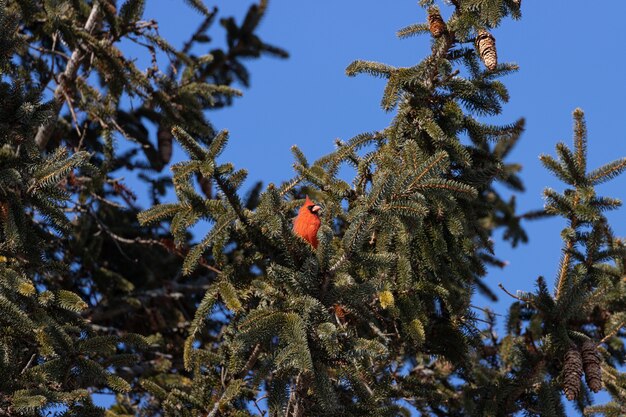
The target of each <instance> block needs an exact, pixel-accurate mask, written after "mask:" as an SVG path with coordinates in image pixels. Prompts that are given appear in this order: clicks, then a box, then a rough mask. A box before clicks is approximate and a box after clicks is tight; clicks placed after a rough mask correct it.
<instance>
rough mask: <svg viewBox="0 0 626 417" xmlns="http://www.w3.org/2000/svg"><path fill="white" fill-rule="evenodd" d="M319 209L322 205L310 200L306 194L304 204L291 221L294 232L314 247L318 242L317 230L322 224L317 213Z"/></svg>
mask: <svg viewBox="0 0 626 417" xmlns="http://www.w3.org/2000/svg"><path fill="white" fill-rule="evenodd" d="M320 210H322V207H321V206H318V205H317V204H315V203H314V202H313V201H311V200H310V199H309V196H306V201H305V202H304V205H303V206H302V207H300V211H298V216H297V217H296V218H295V220H294V221H293V231H294V233H295V234H297V235H298V236H300V237H301V238H303V239H304V240H306V241H307V242H309V243H310V244H311V246H313V247H314V248H316V249H317V244H318V242H317V231H318V230H319V228H320V225H321V224H322V222H321V221H320V215H319V212H320Z"/></svg>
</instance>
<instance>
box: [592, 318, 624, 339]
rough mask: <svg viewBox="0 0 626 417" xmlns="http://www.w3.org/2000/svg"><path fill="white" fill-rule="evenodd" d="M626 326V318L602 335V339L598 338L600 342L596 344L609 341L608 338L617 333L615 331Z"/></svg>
mask: <svg viewBox="0 0 626 417" xmlns="http://www.w3.org/2000/svg"><path fill="white" fill-rule="evenodd" d="M624 326H626V320H624V321H622V322H621V323H620V324H619V326H617V327H616V328H615V329H614V330H613V331H612V332H611V333H609V334H607V335H606V336H604V337H603V338H602V340H600V342H599V343H598V344H602V343H606V342H608V341H609V339H611V338H612V337H613V336H615V335H616V334H617V332H619V331H620V330H622V328H623V327H624Z"/></svg>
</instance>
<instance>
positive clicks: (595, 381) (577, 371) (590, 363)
mask: <svg viewBox="0 0 626 417" xmlns="http://www.w3.org/2000/svg"><path fill="white" fill-rule="evenodd" d="M600 362H601V360H600V355H599V354H598V350H597V348H596V343H595V342H594V341H593V340H586V341H585V342H584V343H583V345H582V347H581V349H580V350H578V348H577V347H571V348H570V349H569V350H568V351H567V353H566V354H565V358H564V361H563V391H564V392H565V396H566V397H567V399H568V400H570V401H571V400H575V399H576V398H578V395H579V394H580V379H581V378H582V376H583V370H584V374H585V381H586V382H587V386H589V389H590V390H591V391H593V392H598V391H600V390H601V389H602V368H601V366H600Z"/></svg>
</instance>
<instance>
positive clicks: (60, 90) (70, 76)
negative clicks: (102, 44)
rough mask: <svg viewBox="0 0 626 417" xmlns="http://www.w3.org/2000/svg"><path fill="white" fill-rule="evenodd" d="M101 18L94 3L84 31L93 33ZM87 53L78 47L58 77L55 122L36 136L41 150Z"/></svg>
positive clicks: (98, 3) (48, 124)
mask: <svg viewBox="0 0 626 417" xmlns="http://www.w3.org/2000/svg"><path fill="white" fill-rule="evenodd" d="M99 16H100V2H99V1H94V3H93V7H92V8H91V12H90V13H89V17H88V18H87V22H86V23H85V26H84V30H85V31H86V32H87V33H91V31H93V29H94V28H95V27H96V23H97V22H98V18H99ZM84 55H85V52H84V51H83V50H82V49H81V48H80V47H76V49H74V51H73V52H72V56H71V57H70V59H69V61H67V65H66V66H65V71H63V73H62V74H60V76H59V77H58V78H59V79H58V83H59V84H58V85H57V87H56V89H55V90H54V117H53V119H54V120H50V121H49V122H48V123H45V124H43V125H41V126H39V130H37V136H35V142H37V146H39V149H44V148H45V147H46V145H47V144H48V141H49V140H50V137H51V136H52V132H54V127H55V125H56V122H57V120H56V119H57V117H58V116H59V113H60V112H61V109H62V108H63V102H64V98H65V90H66V89H67V86H68V85H69V84H70V83H73V82H74V81H75V80H76V76H77V74H78V68H79V67H80V61H81V60H82V59H83V57H84Z"/></svg>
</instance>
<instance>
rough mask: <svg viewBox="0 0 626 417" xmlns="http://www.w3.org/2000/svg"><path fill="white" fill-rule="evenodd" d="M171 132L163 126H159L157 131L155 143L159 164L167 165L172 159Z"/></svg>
mask: <svg viewBox="0 0 626 417" xmlns="http://www.w3.org/2000/svg"><path fill="white" fill-rule="evenodd" d="M172 141H173V136H172V131H171V130H170V129H169V128H168V127H167V126H165V125H163V124H160V125H159V130H158V131H157V142H158V147H159V156H160V157H161V162H162V163H163V164H164V165H167V164H168V163H169V162H170V159H172Z"/></svg>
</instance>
